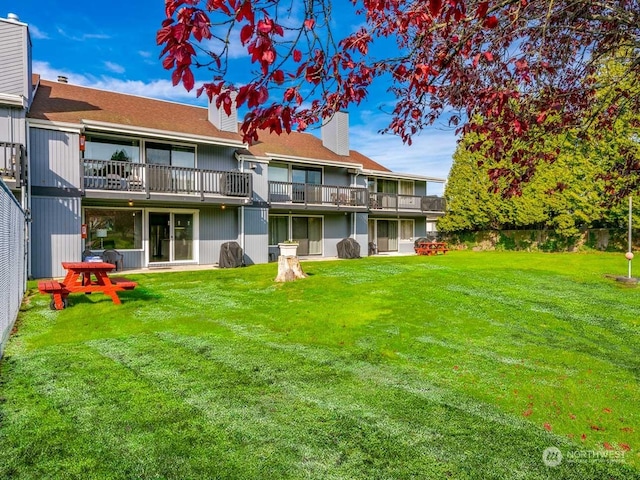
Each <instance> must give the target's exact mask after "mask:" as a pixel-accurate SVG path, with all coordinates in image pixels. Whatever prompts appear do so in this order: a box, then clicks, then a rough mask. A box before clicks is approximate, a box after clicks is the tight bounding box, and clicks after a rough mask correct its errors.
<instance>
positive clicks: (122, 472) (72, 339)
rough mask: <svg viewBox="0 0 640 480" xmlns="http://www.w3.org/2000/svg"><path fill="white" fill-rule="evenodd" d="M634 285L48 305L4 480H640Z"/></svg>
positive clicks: (555, 273)
mask: <svg viewBox="0 0 640 480" xmlns="http://www.w3.org/2000/svg"><path fill="white" fill-rule="evenodd" d="M626 266H627V265H626V260H625V259H624V257H623V256H622V255H620V254H533V253H474V252H450V253H449V254H447V255H445V256H438V257H386V258H365V259H358V260H348V261H324V262H306V263H303V267H304V269H305V271H306V272H307V273H309V274H310V276H309V277H308V278H307V279H304V280H300V281H297V282H294V283H289V284H275V283H273V279H274V278H275V275H276V268H277V266H276V265H275V264H270V265H259V266H252V267H249V268H243V269H234V270H213V271H196V272H176V273H161V274H160V273H156V274H146V275H136V276H131V277H132V278H134V279H135V280H136V281H138V282H139V287H138V288H137V289H136V290H134V291H131V292H124V293H122V294H121V298H122V299H123V305H121V306H116V305H113V304H112V303H111V301H110V299H108V298H107V297H105V296H103V295H90V296H83V295H72V296H71V297H70V302H71V307H70V308H67V309H65V310H63V311H59V312H55V311H51V310H49V309H48V302H49V299H48V297H46V296H44V295H39V294H37V293H36V292H34V291H33V290H32V293H33V296H31V297H29V299H28V301H27V302H26V304H25V307H24V309H23V312H22V313H21V316H20V319H19V322H18V324H17V328H16V332H15V333H14V335H13V336H12V338H11V340H10V342H9V344H8V346H7V349H6V352H5V358H3V359H2V360H1V361H0V478H3V479H4V478H12V479H14V478H15V479H43V478H55V479H59V478H60V479H64V478H79V479H80V478H81V479H91V478H96V479H102V478H109V479H137V478H140V479H147V478H160V479H200V478H232V479H235V478H238V479H244V478H247V479H252V478H256V479H263V478H271V479H281V478H282V479H285V478H292V479H297V478H317V479H338V478H344V479H360V478H361V479H372V478H380V479H401V478H420V479H423V478H424V479H429V478H434V479H441V478H456V479H491V478H504V479H511V478H523V479H528V478H533V479H538V478H539V479H543V478H544V479H546V478H575V479H601V478H602V479H608V478H615V479H629V478H640V455H639V452H640V386H639V384H638V379H639V376H640V336H639V332H638V329H639V326H640V288H632V287H628V286H625V285H622V284H620V283H617V282H615V281H612V280H611V279H609V278H606V277H605V274H624V273H625V272H626ZM548 447H556V448H558V449H559V450H560V452H561V453H562V454H563V457H564V458H563V461H562V462H561V463H560V465H558V466H555V467H551V466H547V465H545V463H544V462H543V451H544V450H545V449H546V448H548Z"/></svg>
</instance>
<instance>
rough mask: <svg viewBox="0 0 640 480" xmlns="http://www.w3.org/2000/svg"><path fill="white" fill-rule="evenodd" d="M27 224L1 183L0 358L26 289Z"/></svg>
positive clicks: (7, 190)
mask: <svg viewBox="0 0 640 480" xmlns="http://www.w3.org/2000/svg"><path fill="white" fill-rule="evenodd" d="M26 222H27V219H26V216H25V213H24V211H23V210H22V208H21V207H20V205H19V204H18V202H17V200H16V199H15V197H14V196H13V194H12V193H11V192H10V191H9V189H8V188H7V186H6V185H5V183H4V182H3V181H2V180H0V357H1V356H2V352H3V351H4V346H5V344H6V341H7V339H8V338H9V334H10V333H11V329H12V328H13V325H14V323H15V321H16V318H17V317H18V311H19V310H20V305H21V303H22V298H23V296H24V292H25V287H26V276H27V270H26V264H27V258H26V245H25V236H26V235H25V229H26Z"/></svg>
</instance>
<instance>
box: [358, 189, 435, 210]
mask: <svg viewBox="0 0 640 480" xmlns="http://www.w3.org/2000/svg"><path fill="white" fill-rule="evenodd" d="M444 208H445V201H444V198H443V197H438V196H435V195H429V196H420V195H402V194H397V193H379V192H378V193H373V192H372V193H369V209H370V210H391V211H396V212H397V211H416V212H444Z"/></svg>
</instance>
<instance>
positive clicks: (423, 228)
mask: <svg viewBox="0 0 640 480" xmlns="http://www.w3.org/2000/svg"><path fill="white" fill-rule="evenodd" d="M426 235H427V219H426V218H425V217H419V218H416V219H414V233H413V238H419V237H424V236H426Z"/></svg>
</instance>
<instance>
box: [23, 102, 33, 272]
mask: <svg viewBox="0 0 640 480" xmlns="http://www.w3.org/2000/svg"><path fill="white" fill-rule="evenodd" d="M24 134H25V138H24V145H25V146H24V156H25V158H24V160H25V161H26V162H27V168H26V169H25V172H26V177H27V178H26V179H25V184H24V185H22V202H23V209H24V211H25V213H26V215H27V225H26V227H25V237H26V238H25V248H26V255H27V262H26V264H27V271H26V274H27V277H26V278H27V279H29V278H33V274H32V259H31V254H32V248H31V247H32V245H31V176H32V174H31V153H30V152H31V129H30V127H29V122H28V120H27V114H26V112H25V118H24Z"/></svg>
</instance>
